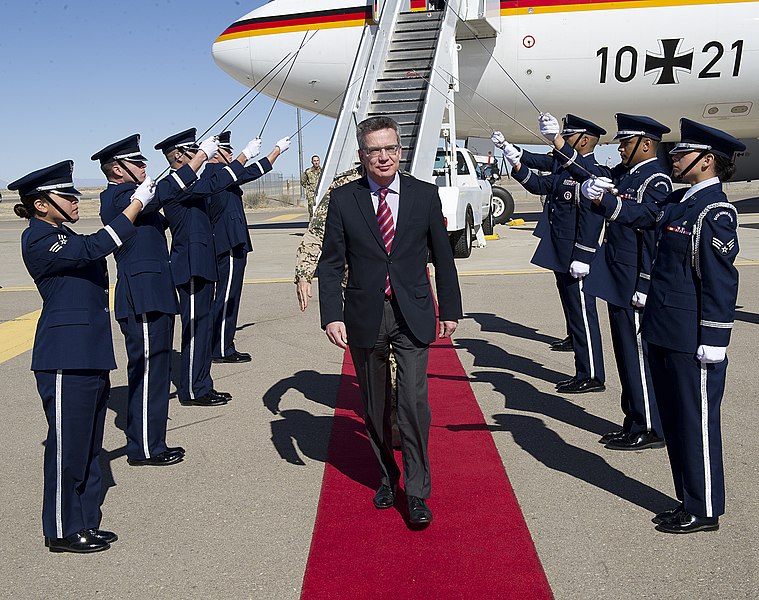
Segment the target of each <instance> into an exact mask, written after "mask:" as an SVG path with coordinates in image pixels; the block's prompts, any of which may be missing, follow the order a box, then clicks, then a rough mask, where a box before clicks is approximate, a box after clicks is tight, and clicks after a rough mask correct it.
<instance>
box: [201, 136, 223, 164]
mask: <svg viewBox="0 0 759 600" xmlns="http://www.w3.org/2000/svg"><path fill="white" fill-rule="evenodd" d="M199 150H200V151H201V152H203V153H204V154H205V155H206V156H207V157H208V160H211V159H212V158H213V157H214V156H216V153H217V152H218V151H219V143H218V141H217V139H216V136H213V137H210V138H207V139H205V140H203V141H202V142H201V143H200V148H199Z"/></svg>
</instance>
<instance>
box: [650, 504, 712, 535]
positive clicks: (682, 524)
mask: <svg viewBox="0 0 759 600" xmlns="http://www.w3.org/2000/svg"><path fill="white" fill-rule="evenodd" d="M718 529H719V517H697V516H696V515H692V514H690V513H689V512H688V511H687V510H685V509H683V510H681V511H680V512H679V513H678V514H677V515H676V516H674V517H672V518H671V519H668V520H666V521H662V522H661V523H659V524H658V525H657V526H656V530H657V531H662V532H664V533H695V532H696V531H717V530H718Z"/></svg>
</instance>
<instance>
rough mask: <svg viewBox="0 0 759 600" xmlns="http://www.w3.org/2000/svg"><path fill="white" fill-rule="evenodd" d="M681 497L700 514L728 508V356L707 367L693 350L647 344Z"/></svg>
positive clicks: (710, 514)
mask: <svg viewBox="0 0 759 600" xmlns="http://www.w3.org/2000/svg"><path fill="white" fill-rule="evenodd" d="M648 358H649V363H650V366H651V375H652V377H653V380H654V389H655V390H656V399H657V402H658V404H659V414H660V416H661V424H662V428H663V433H664V437H665V438H666V440H667V453H668V454H669V464H670V468H671V469H672V479H673V481H674V485H675V494H676V495H677V499H678V500H680V501H681V502H682V503H683V504H684V505H685V510H687V511H688V512H689V513H691V514H694V515H697V516H699V517H718V516H720V515H721V514H723V513H724V512H725V472H724V468H723V465H722V431H721V426H720V406H721V405H722V395H723V393H724V391H725V375H726V374H727V358H725V360H723V361H722V362H721V363H717V364H712V365H702V364H701V363H700V362H699V361H698V360H697V359H696V357H695V355H694V353H693V352H677V351H675V350H670V349H669V348H663V347H661V346H657V345H655V344H649V345H648Z"/></svg>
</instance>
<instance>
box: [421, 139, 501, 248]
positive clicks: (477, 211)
mask: <svg viewBox="0 0 759 600" xmlns="http://www.w3.org/2000/svg"><path fill="white" fill-rule="evenodd" d="M433 175H434V177H435V184H436V185H437V186H438V188H439V193H440V200H441V202H442V204H443V217H445V224H446V229H447V230H448V235H449V236H450V238H451V247H452V248H453V255H454V257H456V258H467V257H468V256H469V255H470V254H471V253H472V246H473V245H474V241H475V239H476V240H477V243H478V245H479V246H484V245H485V235H490V234H492V233H493V192H492V190H491V187H490V183H488V181H486V180H485V179H480V178H479V177H478V169H477V163H476V161H475V160H474V156H473V155H472V153H471V152H470V151H469V150H467V149H465V148H459V147H453V146H450V147H449V148H447V149H446V148H438V151H437V154H436V155H435V166H434V168H433Z"/></svg>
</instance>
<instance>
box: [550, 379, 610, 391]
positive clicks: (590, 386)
mask: <svg viewBox="0 0 759 600" xmlns="http://www.w3.org/2000/svg"><path fill="white" fill-rule="evenodd" d="M605 389H606V386H605V385H604V384H603V383H601V382H600V381H598V379H596V378H595V377H594V378H593V379H583V380H579V379H575V380H574V381H572V382H570V383H565V384H564V385H560V386H557V388H556V391H557V392H559V393H561V394H585V393H587V392H603V391H604V390H605Z"/></svg>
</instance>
